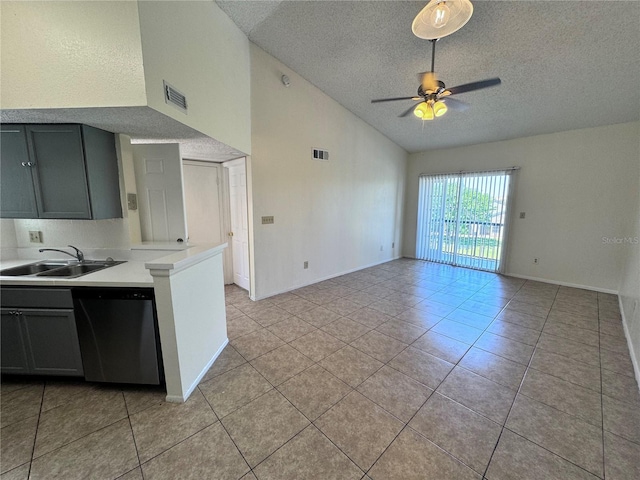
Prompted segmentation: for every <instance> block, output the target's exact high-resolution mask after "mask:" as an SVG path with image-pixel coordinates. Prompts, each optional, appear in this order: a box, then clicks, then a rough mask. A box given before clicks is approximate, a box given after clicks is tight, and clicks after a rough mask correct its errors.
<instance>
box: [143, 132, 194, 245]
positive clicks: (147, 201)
mask: <svg viewBox="0 0 640 480" xmlns="http://www.w3.org/2000/svg"><path fill="white" fill-rule="evenodd" d="M131 147H132V151H133V164H134V169H135V173H136V188H137V190H138V208H139V210H140V229H141V233H142V241H147V242H151V241H153V242H175V241H178V239H182V240H186V238H187V228H186V220H185V210H184V194H183V187H182V185H183V184H182V161H181V159H180V146H179V145H178V144H177V143H163V144H149V145H132V146H131Z"/></svg>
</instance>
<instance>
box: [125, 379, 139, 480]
mask: <svg viewBox="0 0 640 480" xmlns="http://www.w3.org/2000/svg"><path fill="white" fill-rule="evenodd" d="M120 393H121V394H122V401H123V402H124V408H125V410H126V411H127V422H128V423H129V429H130V430H131V438H132V439H133V447H134V448H135V449H136V457H137V458H138V468H140V475H142V480H144V472H143V471H142V462H141V461H140V451H139V450H138V443H137V442H136V435H135V433H134V432H133V424H132V423H131V414H130V413H129V406H128V405H127V398H126V397H125V396H124V390H122V391H121V392H120ZM134 470H135V469H134Z"/></svg>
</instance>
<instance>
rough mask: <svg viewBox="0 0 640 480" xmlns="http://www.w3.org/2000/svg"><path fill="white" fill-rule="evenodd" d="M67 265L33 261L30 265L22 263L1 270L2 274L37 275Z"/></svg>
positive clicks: (12, 275) (0, 273)
mask: <svg viewBox="0 0 640 480" xmlns="http://www.w3.org/2000/svg"><path fill="white" fill-rule="evenodd" d="M66 265H67V264H66V263H32V264H30V265H20V266H19V267H12V268H5V269H4V270H1V271H0V275H7V276H11V277H14V276H16V277H17V276H23V275H36V274H38V273H42V272H46V271H47V270H53V269H55V268H61V267H65V266H66Z"/></svg>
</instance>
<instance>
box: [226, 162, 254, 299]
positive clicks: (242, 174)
mask: <svg viewBox="0 0 640 480" xmlns="http://www.w3.org/2000/svg"><path fill="white" fill-rule="evenodd" d="M224 166H225V167H226V168H228V169H229V209H230V212H231V233H232V236H231V248H232V253H233V282H234V283H235V284H236V285H238V286H240V287H242V288H244V289H245V290H249V222H248V218H247V170H246V166H245V161H244V159H240V160H233V161H232V162H227V163H225V164H224Z"/></svg>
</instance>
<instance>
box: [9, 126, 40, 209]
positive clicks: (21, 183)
mask: <svg viewBox="0 0 640 480" xmlns="http://www.w3.org/2000/svg"><path fill="white" fill-rule="evenodd" d="M29 161H30V160H29V152H28V150H27V136H26V133H25V128H24V126H22V125H0V180H1V181H2V185H1V188H0V208H1V212H2V217H3V218H38V211H37V210H36V196H35V191H34V188H33V179H32V177H31V169H30V168H29V166H28V163H29Z"/></svg>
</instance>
